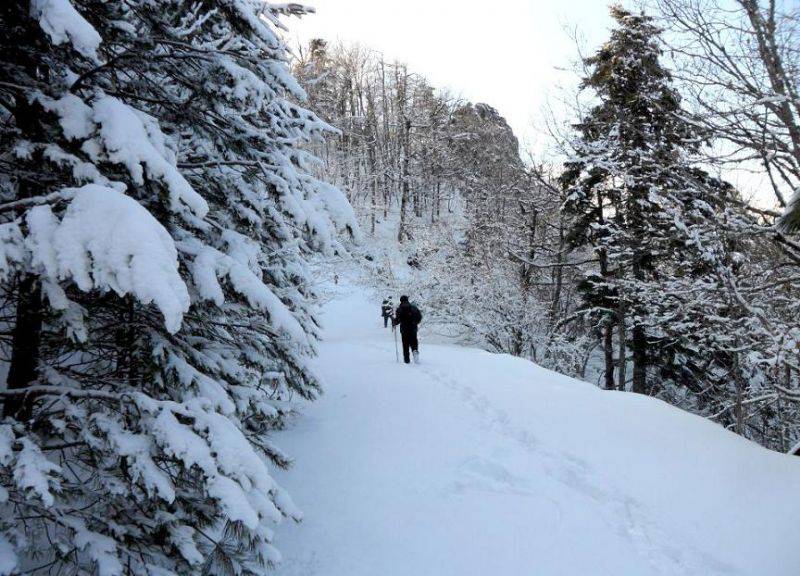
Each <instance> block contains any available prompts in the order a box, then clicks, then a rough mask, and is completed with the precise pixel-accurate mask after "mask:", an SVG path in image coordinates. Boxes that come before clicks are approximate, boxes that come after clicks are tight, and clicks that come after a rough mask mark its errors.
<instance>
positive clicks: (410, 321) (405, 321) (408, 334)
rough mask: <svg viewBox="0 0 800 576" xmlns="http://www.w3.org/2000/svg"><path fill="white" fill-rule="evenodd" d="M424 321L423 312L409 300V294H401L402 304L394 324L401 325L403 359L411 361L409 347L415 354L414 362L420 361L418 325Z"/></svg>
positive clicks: (395, 315) (406, 361)
mask: <svg viewBox="0 0 800 576" xmlns="http://www.w3.org/2000/svg"><path fill="white" fill-rule="evenodd" d="M420 322H422V312H420V311H419V308H417V307H416V306H414V305H413V304H412V303H411V302H409V301H408V296H400V305H399V306H398V307H397V311H396V312H395V313H394V320H392V326H400V336H401V337H402V338H403V361H404V362H405V363H406V364H409V363H410V362H411V358H410V357H409V353H408V352H409V349H410V350H411V352H413V354H414V362H419V350H418V343H417V327H418V326H419V323H420Z"/></svg>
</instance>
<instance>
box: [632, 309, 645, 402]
mask: <svg viewBox="0 0 800 576" xmlns="http://www.w3.org/2000/svg"><path fill="white" fill-rule="evenodd" d="M634 322H635V321H634ZM631 351H632V352H633V388H632V389H633V391H634V392H638V393H639V394H647V393H648V392H649V390H648V389H647V335H646V334H645V331H644V326H642V325H641V324H640V323H638V322H635V323H634V325H633V331H632V337H631Z"/></svg>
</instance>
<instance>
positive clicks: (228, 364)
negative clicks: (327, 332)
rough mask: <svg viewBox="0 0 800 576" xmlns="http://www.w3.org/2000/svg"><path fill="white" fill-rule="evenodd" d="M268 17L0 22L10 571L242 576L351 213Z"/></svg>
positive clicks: (180, 7)
mask: <svg viewBox="0 0 800 576" xmlns="http://www.w3.org/2000/svg"><path fill="white" fill-rule="evenodd" d="M304 11H305V9H303V8H302V7H300V6H296V5H275V6H272V5H270V4H266V3H264V2H261V1H259V0H222V1H219V2H208V3H192V4H186V3H185V2H183V1H182V0H166V1H163V2H151V1H149V0H135V1H132V2H129V1H126V2H122V1H116V0H112V1H100V0H32V1H30V2H12V3H5V4H4V5H3V6H2V8H0V32H1V33H0V54H1V55H2V56H0V143H1V146H0V214H1V215H2V220H0V294H1V295H2V304H1V307H2V311H3V322H4V333H3V336H4V339H3V342H2V348H3V361H4V365H3V368H4V372H3V375H4V380H5V382H4V386H3V390H2V391H1V392H0V397H2V399H3V421H2V423H0V483H1V487H0V574H3V575H7V574H19V573H37V574H39V573H70V574H81V575H83V574H86V575H88V574H97V575H98V576H117V575H122V574H125V575H145V574H146V575H166V574H182V575H188V574H236V575H256V574H259V575H260V574H263V573H264V571H265V570H266V569H267V568H268V567H269V566H271V565H273V564H274V563H275V562H277V561H278V560H279V558H280V554H279V552H278V551H277V549H276V548H275V547H274V546H273V544H272V541H273V534H274V533H273V528H274V526H275V525H276V524H277V523H280V522H281V521H282V520H283V519H285V518H291V519H295V520H297V519H299V518H300V517H301V513H300V511H299V510H298V509H297V508H296V507H295V506H294V504H293V503H292V500H291V498H290V496H289V495H288V493H287V492H286V491H285V490H284V489H283V488H282V487H281V486H280V485H279V484H277V483H276V482H275V481H274V479H273V477H272V473H273V470H274V468H275V467H278V466H283V465H286V464H287V462H288V458H287V457H286V456H285V455H284V453H283V452H282V451H281V450H280V449H279V448H278V447H277V446H275V445H274V444H272V442H271V441H270V439H269V432H270V431H272V430H273V429H275V428H276V427H279V426H280V423H281V420H282V417H283V415H284V414H285V412H286V410H287V407H288V402H289V399H290V398H291V396H292V395H300V396H303V397H306V398H311V397H313V396H315V395H316V394H317V393H318V391H319V388H320V385H319V382H318V380H317V378H316V376H315V374H314V373H313V370H312V369H311V367H310V366H309V365H308V359H309V357H310V356H311V355H313V353H314V347H315V342H316V334H317V325H316V321H315V319H314V316H313V308H312V306H311V301H312V300H313V297H314V295H313V293H312V291H311V289H310V285H309V278H308V274H307V270H306V266H305V259H306V257H307V255H308V254H309V253H311V252H312V251H323V252H329V253H332V252H334V251H336V250H341V245H340V242H341V238H342V237H345V236H347V232H346V231H345V230H346V229H349V231H350V232H351V233H356V224H355V221H354V217H353V213H352V210H351V209H350V206H349V204H348V203H347V200H346V199H345V197H344V196H343V195H342V194H341V193H340V192H339V191H338V190H337V189H335V188H333V187H331V186H329V185H327V184H325V183H323V182H320V181H318V180H317V179H315V178H314V177H313V176H311V174H310V166H311V165H312V164H313V162H314V158H313V157H312V156H311V155H310V154H308V153H307V152H304V151H303V146H304V145H307V143H308V142H309V141H310V140H312V139H314V138H319V137H320V135H321V133H322V132H324V131H326V130H333V129H332V128H331V127H330V126H328V125H327V124H326V123H325V122H323V121H321V120H320V119H318V118H317V117H316V116H315V115H314V114H313V113H312V112H310V111H308V110H306V109H304V108H302V107H301V106H299V105H298V104H297V102H300V101H302V100H303V99H304V93H303V90H302V89H301V88H300V87H299V86H298V84H297V83H296V81H295V80H294V78H293V77H292V75H291V73H290V71H289V68H288V62H287V60H288V55H287V48H286V45H285V44H284V42H283V40H282V39H281V35H280V34H281V32H280V31H281V30H283V29H284V26H283V24H282V23H281V19H282V17H284V16H286V15H288V14H296V15H297V14H302V13H303V12H304Z"/></svg>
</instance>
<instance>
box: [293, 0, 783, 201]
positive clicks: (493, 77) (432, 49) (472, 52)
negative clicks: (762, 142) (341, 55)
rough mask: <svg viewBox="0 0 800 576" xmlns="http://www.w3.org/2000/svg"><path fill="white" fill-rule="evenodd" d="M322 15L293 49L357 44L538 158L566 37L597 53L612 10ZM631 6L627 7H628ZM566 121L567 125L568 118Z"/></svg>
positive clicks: (541, 1) (431, 9)
mask: <svg viewBox="0 0 800 576" xmlns="http://www.w3.org/2000/svg"><path fill="white" fill-rule="evenodd" d="M305 3H306V4H310V5H311V6H314V7H315V8H316V11H317V12H316V14H311V15H308V16H305V17H303V18H301V19H300V20H296V19H292V20H290V21H289V22H288V24H289V25H290V27H291V33H292V37H293V39H294V41H295V42H297V41H307V40H309V39H311V38H324V39H326V40H329V41H336V40H343V41H345V42H359V43H361V44H363V45H364V46H367V47H370V48H374V49H376V50H378V51H381V52H383V53H384V54H385V55H386V57H387V58H388V59H397V60H399V61H401V62H405V63H407V64H408V65H409V67H410V69H411V70H412V71H414V72H417V73H420V74H422V75H423V76H425V77H426V78H428V80H429V81H430V82H431V84H432V85H433V86H435V87H437V88H450V89H451V90H452V91H453V92H454V93H455V94H456V95H459V96H462V97H464V98H466V99H468V100H470V101H472V102H486V103H488V104H490V105H491V106H494V107H495V108H497V110H498V111H499V112H500V113H501V114H502V115H503V116H505V118H506V119H507V120H508V122H509V124H510V125H511V127H512V128H513V129H514V132H515V133H516V134H517V136H518V137H519V138H520V142H521V144H522V148H523V153H524V151H526V150H532V151H533V152H534V153H535V154H537V155H539V154H541V153H542V152H543V150H544V147H545V146H546V144H547V137H546V136H544V135H542V134H541V133H540V132H538V131H537V128H538V129H541V128H542V120H541V118H542V115H541V112H542V109H543V107H544V106H545V104H546V102H547V100H548V98H550V99H551V100H553V99H554V98H557V95H558V90H557V89H556V87H557V86H558V85H559V84H563V83H565V82H572V83H574V82H576V76H575V75H574V74H573V73H570V72H563V71H559V69H562V70H563V69H564V68H568V67H569V66H570V63H571V62H574V61H575V60H576V58H577V52H576V47H575V44H574V42H573V40H572V38H571V34H570V33H569V32H568V30H570V29H577V30H578V31H579V32H580V34H581V36H582V37H583V40H584V46H585V48H586V49H588V50H589V51H590V52H591V51H592V50H593V49H594V48H596V47H597V46H598V45H599V44H600V43H602V42H603V41H604V40H605V39H606V38H608V34H609V30H610V28H611V18H610V16H609V14H608V6H609V5H610V4H612V3H613V2H612V1H611V0H496V1H494V2H489V1H481V0H305ZM622 3H623V4H628V2H624V1H623V2H622ZM564 120H568V119H567V118H564ZM725 176H726V177H727V178H728V179H729V180H731V182H732V183H733V184H734V185H735V186H737V187H739V188H740V190H742V192H743V193H744V194H745V195H746V196H749V195H750V194H755V195H757V196H759V197H760V199H759V200H758V202H759V203H760V204H764V205H765V206H771V205H772V203H773V202H774V199H773V197H772V194H771V193H770V192H768V191H767V189H766V188H765V187H764V185H763V181H762V180H763V179H762V178H761V177H760V176H755V175H752V174H749V173H747V172H745V171H734V172H726V174H725Z"/></svg>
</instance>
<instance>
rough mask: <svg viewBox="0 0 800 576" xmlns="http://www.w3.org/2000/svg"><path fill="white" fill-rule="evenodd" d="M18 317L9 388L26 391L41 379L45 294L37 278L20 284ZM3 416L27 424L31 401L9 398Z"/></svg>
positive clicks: (23, 280) (7, 385) (22, 398)
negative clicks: (40, 355)
mask: <svg viewBox="0 0 800 576" xmlns="http://www.w3.org/2000/svg"><path fill="white" fill-rule="evenodd" d="M18 290H19V295H18V298H17V314H16V321H15V325H14V330H13V331H12V341H11V365H10V366H9V369H8V378H7V380H6V388H7V389H8V390H20V389H22V388H27V387H28V386H30V385H31V383H32V382H35V381H36V380H37V378H38V376H39V354H40V344H41V339H42V292H41V286H40V284H39V282H38V280H37V279H36V277H34V276H30V275H28V276H25V277H24V278H23V279H22V280H21V281H20V283H19V288H18ZM3 416H13V417H14V418H16V419H17V420H21V421H25V420H28V419H29V418H30V416H31V404H30V401H29V400H28V399H26V398H24V397H22V396H13V397H9V398H7V399H6V402H5V405H4V406H3Z"/></svg>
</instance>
